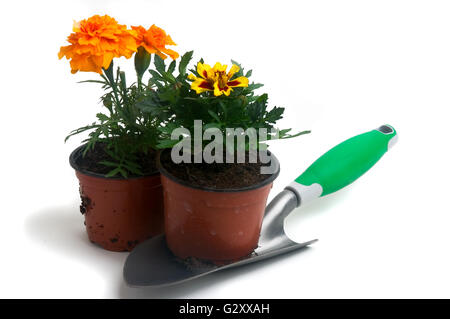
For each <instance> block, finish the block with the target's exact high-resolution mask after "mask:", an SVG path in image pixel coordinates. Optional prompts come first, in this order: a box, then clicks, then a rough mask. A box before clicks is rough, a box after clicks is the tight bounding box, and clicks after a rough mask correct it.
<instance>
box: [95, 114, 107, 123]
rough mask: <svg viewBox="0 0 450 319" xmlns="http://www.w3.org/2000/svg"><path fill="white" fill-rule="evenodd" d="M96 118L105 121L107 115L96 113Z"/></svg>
mask: <svg viewBox="0 0 450 319" xmlns="http://www.w3.org/2000/svg"><path fill="white" fill-rule="evenodd" d="M97 118H98V119H99V120H100V121H102V122H106V121H108V120H109V117H108V116H106V115H105V114H103V113H97Z"/></svg>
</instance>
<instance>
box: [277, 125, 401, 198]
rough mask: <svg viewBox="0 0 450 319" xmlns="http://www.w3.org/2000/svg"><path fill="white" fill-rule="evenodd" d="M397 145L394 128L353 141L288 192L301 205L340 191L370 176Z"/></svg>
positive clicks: (320, 162)
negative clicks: (384, 155)
mask: <svg viewBox="0 0 450 319" xmlns="http://www.w3.org/2000/svg"><path fill="white" fill-rule="evenodd" d="M396 141H397V132H396V131H395V129H394V128H393V127H392V126H390V125H382V126H380V127H379V128H378V129H376V130H373V131H370V132H367V133H363V134H360V135H357V136H355V137H352V138H350V139H348V140H346V141H345V142H342V143H341V144H339V145H337V146H335V147H334V148H332V149H331V150H329V151H328V152H326V153H325V154H323V155H322V156H321V157H320V158H319V159H318V160H316V161H315V162H314V163H313V164H312V165H311V166H310V167H308V169H306V171H305V172H304V173H303V174H302V175H300V176H299V177H298V178H297V179H296V180H295V181H294V182H292V183H291V184H289V186H288V187H286V188H287V189H290V190H292V191H294V192H295V193H296V195H297V197H298V198H299V199H300V200H299V205H300V204H301V205H303V204H304V203H306V202H308V201H311V200H312V199H315V198H318V197H321V196H325V195H328V194H330V193H333V192H335V191H338V190H340V189H341V188H344V187H345V186H347V185H349V184H350V183H352V182H353V181H355V180H356V179H358V177H360V176H361V175H363V174H364V173H365V172H367V171H368V170H369V169H370V168H371V167H372V166H373V165H374V164H375V163H376V162H377V161H378V160H379V159H380V158H381V157H382V156H383V154H384V153H386V152H387V151H388V150H389V149H390V148H391V147H392V146H393V145H394V143H395V142H396Z"/></svg>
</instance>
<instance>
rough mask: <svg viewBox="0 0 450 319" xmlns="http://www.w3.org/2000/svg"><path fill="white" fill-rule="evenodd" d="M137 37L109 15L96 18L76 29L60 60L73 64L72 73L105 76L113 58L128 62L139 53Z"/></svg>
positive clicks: (60, 54) (61, 53)
mask: <svg viewBox="0 0 450 319" xmlns="http://www.w3.org/2000/svg"><path fill="white" fill-rule="evenodd" d="M135 36H136V33H135V31H133V30H128V29H127V27H126V26H125V25H121V24H118V23H117V21H116V20H115V19H114V18H111V17H109V16H108V15H104V16H99V15H94V16H92V17H90V18H88V19H85V20H82V21H80V22H75V23H74V25H73V33H71V34H70V35H69V37H68V38H67V41H68V42H69V43H70V45H67V46H63V47H61V49H60V51H59V54H58V57H59V58H60V59H61V58H62V57H64V56H65V57H66V58H67V59H68V60H70V67H71V69H72V73H76V72H78V71H87V72H97V73H102V68H105V69H107V68H108V67H109V65H110V64H111V61H112V59H113V58H116V57H121V56H124V57H126V58H127V59H129V58H130V57H131V56H132V55H133V53H134V52H136V51H137V46H136V39H135Z"/></svg>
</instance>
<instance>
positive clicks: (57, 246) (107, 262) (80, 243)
mask: <svg viewBox="0 0 450 319" xmlns="http://www.w3.org/2000/svg"><path fill="white" fill-rule="evenodd" d="M78 206H79V204H78V203H73V204H72V205H67V206H60V207H50V208H47V209H42V210H40V211H37V212H36V213H33V214H30V216H28V218H27V219H26V220H25V231H26V234H27V236H28V237H29V238H30V239H32V240H33V241H34V242H35V243H39V244H41V245H43V246H45V248H47V249H48V250H52V251H54V252H56V253H58V254H61V255H63V256H64V257H65V258H69V259H74V260H76V261H77V262H81V263H83V264H86V265H88V266H89V267H92V269H96V270H98V272H99V273H101V274H102V276H104V277H105V281H107V284H108V286H110V285H111V284H112V283H118V282H120V281H122V267H123V263H124V262H125V259H126V257H127V256H128V253H126V252H112V251H107V250H104V249H102V248H101V247H99V246H97V245H95V244H93V243H91V242H90V241H89V239H88V236H87V233H86V230H85V227H84V225H83V221H84V217H83V216H81V214H80V212H79V210H78Z"/></svg>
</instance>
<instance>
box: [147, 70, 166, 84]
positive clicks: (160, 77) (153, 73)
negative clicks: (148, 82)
mask: <svg viewBox="0 0 450 319" xmlns="http://www.w3.org/2000/svg"><path fill="white" fill-rule="evenodd" d="M149 72H150V74H151V75H152V77H153V79H154V80H156V81H164V78H163V77H162V76H161V74H159V73H158V72H156V71H155V70H149ZM153 83H155V84H156V82H153Z"/></svg>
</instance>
